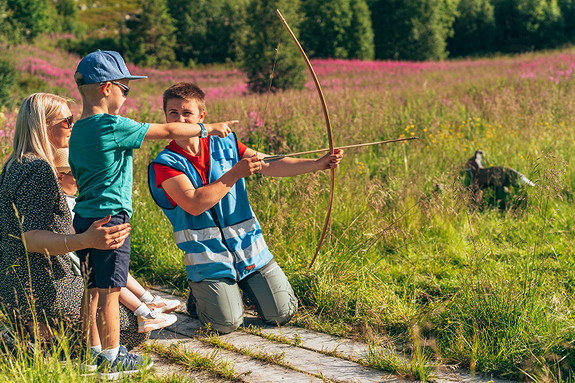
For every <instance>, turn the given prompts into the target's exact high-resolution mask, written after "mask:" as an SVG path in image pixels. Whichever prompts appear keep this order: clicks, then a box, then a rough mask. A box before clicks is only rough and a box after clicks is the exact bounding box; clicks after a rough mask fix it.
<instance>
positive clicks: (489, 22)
mask: <svg viewBox="0 0 575 383" xmlns="http://www.w3.org/2000/svg"><path fill="white" fill-rule="evenodd" d="M495 32H496V26H495V16H494V8H493V5H492V4H491V0H460V1H459V4H458V6H457V17H456V19H455V22H454V23H453V37H452V38H450V39H449V40H448V47H449V52H450V54H452V55H455V56H464V55H471V54H482V53H489V52H495V51H496V50H497V47H496V46H495Z"/></svg>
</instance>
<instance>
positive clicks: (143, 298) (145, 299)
mask: <svg viewBox="0 0 575 383" xmlns="http://www.w3.org/2000/svg"><path fill="white" fill-rule="evenodd" d="M139 299H140V302H144V303H151V302H152V301H153V300H154V296H153V295H152V293H150V292H149V291H148V290H146V292H145V293H144V295H142V296H141V297H140V298H139Z"/></svg>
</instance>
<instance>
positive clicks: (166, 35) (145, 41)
mask: <svg viewBox="0 0 575 383" xmlns="http://www.w3.org/2000/svg"><path fill="white" fill-rule="evenodd" d="M140 5H141V7H142V11H141V13H140V14H139V15H137V16H136V17H134V19H133V20H129V21H128V22H126V26H127V27H128V29H129V32H128V33H127V35H125V36H124V38H123V45H124V50H125V54H126V58H127V59H128V60H131V61H133V62H134V63H136V64H141V65H147V66H167V65H173V63H174V61H175V58H176V55H175V53H174V47H175V44H176V36H175V33H174V32H175V28H174V25H173V19H172V17H171V16H170V14H169V13H168V8H167V5H166V0H141V1H140Z"/></svg>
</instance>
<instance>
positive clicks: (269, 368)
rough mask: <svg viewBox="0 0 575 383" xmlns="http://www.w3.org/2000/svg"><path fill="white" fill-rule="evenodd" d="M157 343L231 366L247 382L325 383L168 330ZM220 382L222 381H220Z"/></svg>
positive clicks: (158, 338) (158, 336)
mask: <svg viewBox="0 0 575 383" xmlns="http://www.w3.org/2000/svg"><path fill="white" fill-rule="evenodd" d="M159 333H160V334H158V335H157V336H156V338H155V340H154V341H155V342H157V343H158V344H160V345H165V346H169V345H172V344H177V345H179V346H180V347H183V348H184V349H186V350H189V351H190V352H194V353H196V354H199V355H202V356H204V357H210V358H213V359H215V360H216V361H218V362H226V363H228V364H230V365H231V366H232V367H233V369H234V371H235V372H236V373H237V374H241V378H242V380H243V381H245V382H250V383H251V382H254V383H255V382H290V383H291V382H293V383H309V382H312V383H320V382H323V380H322V379H319V378H317V377H315V376H312V375H308V374H306V373H302V372H299V371H294V370H292V369H289V368H285V367H282V366H277V365H273V364H270V363H265V362H262V361H259V360H257V359H253V358H251V357H249V356H245V355H242V354H240V353H236V352H233V351H228V350H224V349H220V348H217V347H214V346H210V345H206V344H205V343H203V342H200V341H198V340H194V339H190V338H189V337H187V336H185V335H181V334H177V333H173V332H171V334H170V332H169V331H167V330H163V331H161V332H159ZM218 382H220V381H218Z"/></svg>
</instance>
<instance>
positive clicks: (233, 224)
mask: <svg viewBox="0 0 575 383" xmlns="http://www.w3.org/2000/svg"><path fill="white" fill-rule="evenodd" d="M209 140H210V145H209V147H210V166H209V170H208V182H209V183H212V182H214V181H216V180H217V179H219V178H220V177H221V176H222V175H223V174H224V173H226V172H227V171H229V170H230V169H231V168H232V166H234V165H235V164H236V163H237V162H238V161H239V160H240V158H239V150H238V145H237V142H236V138H235V135H234V134H233V133H232V134H230V135H228V136H227V137H225V138H219V137H214V136H210V137H209ZM154 163H157V164H163V165H167V166H169V167H171V168H173V169H176V170H179V171H181V172H183V173H184V174H186V175H187V176H188V178H189V179H190V180H191V182H192V184H193V186H194V187H195V188H196V189H199V188H200V187H202V186H204V185H203V181H202V178H201V177H200V174H199V173H198V171H197V170H196V169H195V168H194V166H193V165H192V164H191V162H190V161H188V159H186V158H185V157H184V156H182V155H181V154H178V153H176V152H174V151H173V150H170V149H169V148H166V149H164V150H163V151H162V152H160V154H158V156H157V157H156V159H155V160H154V161H153V162H152V163H151V164H150V166H149V167H148V183H149V186H150V191H151V193H152V197H153V198H154V201H155V202H156V204H158V206H160V207H161V208H162V210H163V211H164V213H165V214H166V216H167V217H168V219H169V220H170V222H171V223H172V226H173V229H174V239H175V240H176V244H177V245H178V247H179V248H180V249H182V250H183V251H184V252H185V260H184V264H185V265H186V274H187V278H188V279H189V280H192V281H194V282H199V281H202V280H204V279H220V278H232V279H234V280H238V281H239V280H241V279H243V278H244V277H246V276H247V275H249V274H251V273H253V272H254V271H256V270H258V269H260V268H262V267H263V266H265V265H266V264H267V263H268V262H269V261H271V259H272V257H273V256H272V254H271V253H270V251H269V249H268V246H267V244H266V242H265V241H264V238H263V235H262V231H261V228H260V224H259V222H258V220H257V219H256V217H255V215H254V212H253V210H252V208H251V206H250V203H249V200H248V195H247V192H246V187H245V182H244V179H243V178H242V179H240V180H238V181H237V182H236V183H235V185H234V186H233V187H232V188H231V189H230V191H229V192H228V193H227V194H226V195H225V196H224V197H223V198H222V199H221V200H220V201H219V202H218V203H217V204H216V205H215V206H214V207H212V208H211V209H209V210H207V211H205V212H204V213H202V214H200V215H198V216H194V215H192V214H190V213H187V212H186V211H185V210H184V209H182V208H181V207H179V206H175V207H173V206H172V204H171V202H170V201H169V200H168V198H167V196H166V193H165V192H164V190H163V189H162V188H158V187H157V186H156V173H155V171H154V166H153V165H154Z"/></svg>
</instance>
